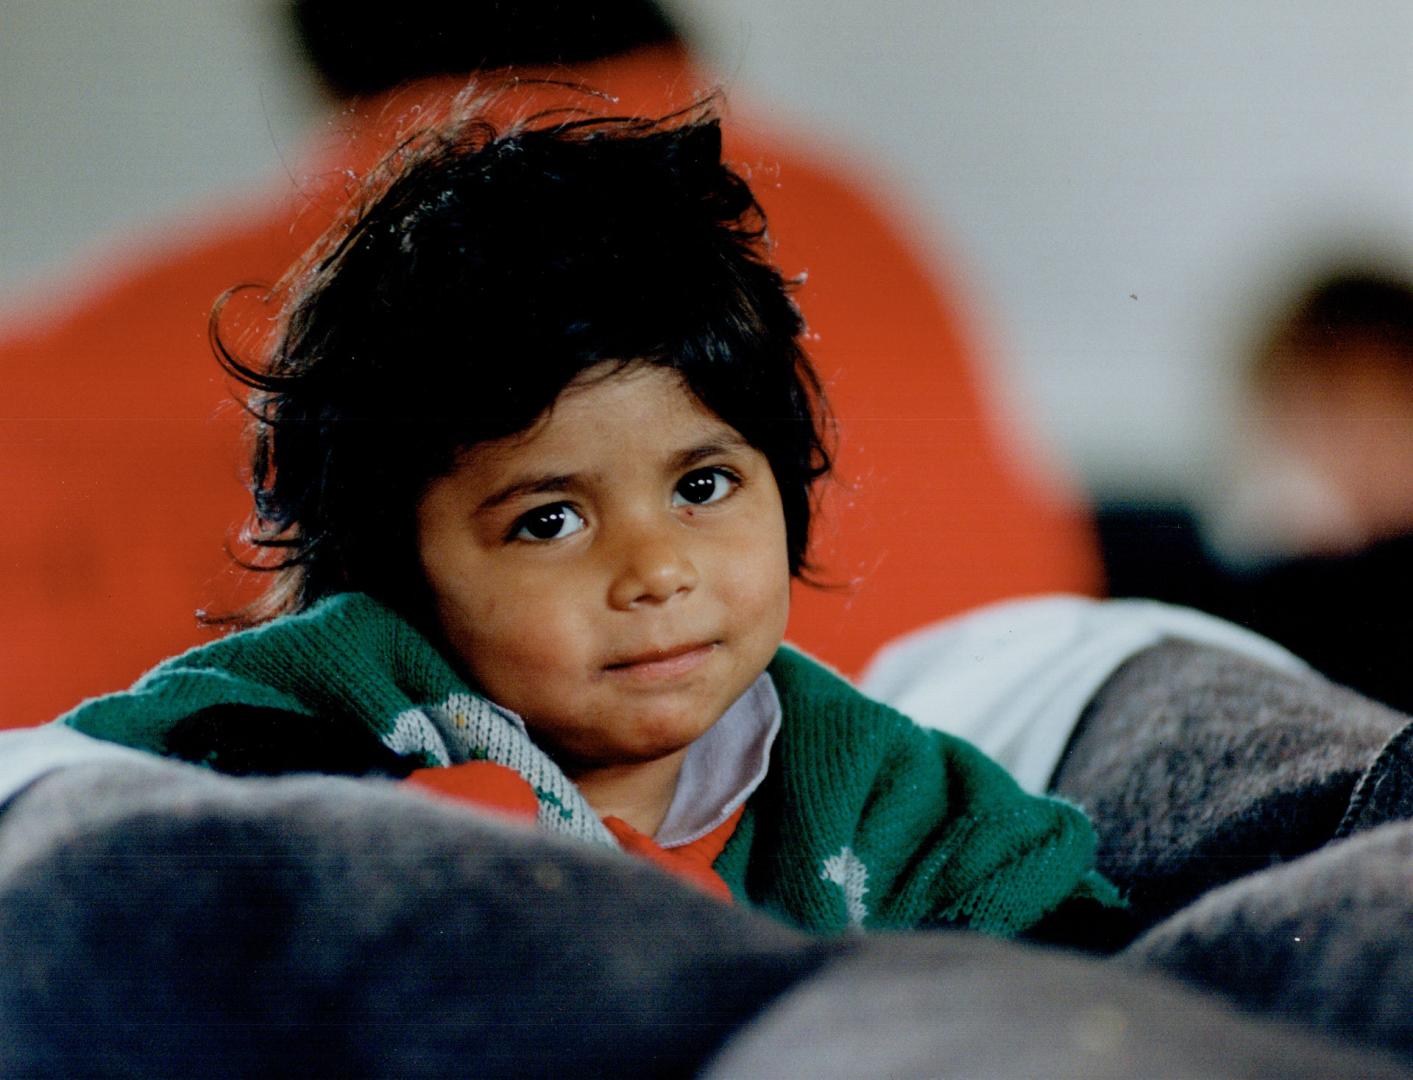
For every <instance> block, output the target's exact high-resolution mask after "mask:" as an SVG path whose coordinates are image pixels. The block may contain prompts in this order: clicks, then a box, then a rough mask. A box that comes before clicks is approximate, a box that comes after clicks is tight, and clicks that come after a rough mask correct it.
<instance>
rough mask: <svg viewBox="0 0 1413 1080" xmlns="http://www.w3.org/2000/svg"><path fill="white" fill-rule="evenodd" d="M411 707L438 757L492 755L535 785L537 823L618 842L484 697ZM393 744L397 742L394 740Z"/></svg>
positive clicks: (459, 696)
mask: <svg viewBox="0 0 1413 1080" xmlns="http://www.w3.org/2000/svg"><path fill="white" fill-rule="evenodd" d="M415 711H416V713H417V715H418V716H420V717H421V718H422V720H423V722H424V723H425V724H426V726H427V727H428V728H431V729H432V735H433V736H434V737H435V738H436V742H437V744H438V746H439V748H440V751H441V752H440V755H437V750H436V749H433V750H432V752H433V754H434V755H436V756H437V760H438V761H442V760H443V759H445V763H446V764H460V763H461V762H464V761H493V762H495V763H496V764H497V765H504V766H505V767H506V768H508V769H513V770H514V771H515V772H517V773H519V774H520V775H521V776H523V777H524V778H525V780H526V781H527V782H528V783H529V785H530V786H531V787H532V788H534V790H535V797H536V799H538V800H539V804H540V810H539V814H538V815H537V817H536V821H537V822H538V823H539V825H540V827H541V828H543V829H547V830H549V831H551V832H557V833H564V834H566V835H568V836H573V837H576V838H578V839H580V840H589V841H593V842H596V843H600V844H604V845H606V846H608V847H613V848H616V847H618V841H617V840H615V839H614V838H613V834H612V833H610V832H609V831H608V829H607V828H606V827H605V826H604V823H603V822H602V821H600V820H599V816H598V815H597V814H595V813H594V811H593V808H592V807H591V806H589V804H588V803H587V802H586V801H585V800H584V796H583V795H582V794H580V792H579V789H578V788H577V787H575V785H574V783H573V781H571V780H570V779H569V777H567V776H565V775H564V772H563V770H561V769H560V767H559V766H558V765H556V764H555V763H554V762H553V761H552V760H551V759H550V757H549V755H547V754H546V753H545V752H544V751H543V750H541V749H540V748H539V747H538V746H536V745H535V744H534V742H533V741H532V740H531V739H530V736H529V735H528V734H527V733H526V731H525V729H524V727H523V726H522V725H521V724H519V723H517V722H516V721H514V720H512V719H510V718H509V717H508V716H506V715H505V714H504V713H502V712H501V711H500V710H499V709H497V708H496V707H495V706H494V705H492V704H491V703H490V702H489V701H487V700H486V699H485V698H483V697H481V696H480V695H478V694H468V693H453V694H448V695H447V697H446V698H445V699H444V700H443V701H442V703H441V704H440V705H431V706H428V707H427V708H425V709H419V710H415ZM406 715H407V714H406V713H404V714H403V716H406ZM403 716H399V717H398V718H397V724H396V725H395V726H394V731H393V735H390V736H385V737H384V742H387V743H388V744H389V745H390V746H391V745H392V743H391V741H390V740H391V738H392V737H393V736H395V735H396V734H397V732H398V731H399V730H400V729H401V728H402V720H403ZM412 729H413V727H412V725H411V724H409V725H407V730H408V731H409V732H410V731H411V730H412ZM417 732H418V737H421V736H422V735H423V732H422V729H420V728H418V729H417ZM421 745H426V744H421ZM393 749H395V750H396V749H399V748H398V747H396V746H394V747H393Z"/></svg>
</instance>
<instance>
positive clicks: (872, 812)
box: [718, 651, 1118, 936]
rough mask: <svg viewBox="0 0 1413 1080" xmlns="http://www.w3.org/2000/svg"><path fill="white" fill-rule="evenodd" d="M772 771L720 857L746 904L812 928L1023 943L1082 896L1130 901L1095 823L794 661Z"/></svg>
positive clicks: (784, 672)
mask: <svg viewBox="0 0 1413 1080" xmlns="http://www.w3.org/2000/svg"><path fill="white" fill-rule="evenodd" d="M771 676H772V678H774V679H775V681H776V687H777V690H778V692H779V694H780V698H781V705H782V710H783V714H784V721H783V724H782V729H781V736H780V738H779V740H778V741H777V744H776V751H775V756H774V759H773V760H772V763H771V774H770V776H768V777H767V782H766V784H765V785H763V786H762V789H761V791H759V792H758V793H757V796H756V797H755V798H753V799H752V803H751V805H750V806H749V808H748V815H747V819H748V820H743V822H742V826H741V828H740V829H739V830H738V834H737V836H736V837H734V838H733V842H732V844H730V845H728V848H727V851H726V852H724V853H723V855H722V858H721V859H720V860H718V870H719V871H720V872H721V873H722V875H723V877H725V878H726V879H727V880H728V881H733V880H734V881H735V882H737V883H739V892H740V895H741V896H742V897H743V898H744V899H746V900H747V901H749V902H753V903H756V904H759V905H761V906H764V907H766V908H767V909H769V910H772V911H774V912H776V913H777V914H778V915H781V916H783V917H784V918H786V919H787V920H788V921H791V922H794V923H797V924H799V925H803V926H805V927H806V928H808V929H813V930H818V931H823V932H831V931H838V930H843V929H846V928H848V927H862V928H878V929H906V928H913V927H926V926H942V925H955V926H969V927H973V928H975V929H978V930H983V931H987V932H990V933H994V934H999V935H1002V936H1011V935H1014V934H1016V933H1019V932H1021V931H1023V930H1025V929H1026V928H1028V927H1030V926H1032V925H1034V924H1035V923H1037V922H1038V921H1039V920H1041V919H1042V918H1043V917H1044V916H1046V915H1047V914H1048V913H1049V912H1051V911H1053V910H1054V909H1055V908H1057V907H1058V906H1059V905H1061V904H1062V903H1064V902H1065V901H1066V900H1068V899H1071V898H1073V897H1080V896H1085V897H1093V898H1095V899H1097V900H1099V901H1100V902H1101V903H1105V904H1115V903H1118V897H1117V892H1116V890H1114V888H1113V886H1112V885H1110V884H1109V883H1108V882H1107V881H1105V880H1104V879H1103V878H1102V877H1100V876H1099V875H1098V874H1097V873H1096V872H1095V871H1094V848H1095V837H1094V832H1093V829H1092V828H1091V827H1090V825H1089V822H1088V820H1087V819H1086V818H1085V816H1084V814H1083V813H1082V812H1081V811H1080V810H1078V809H1077V808H1075V807H1073V806H1071V805H1069V804H1068V803H1064V802H1062V801H1059V800H1056V799H1050V798H1042V797H1039V796H1033V795H1028V794H1026V793H1025V792H1023V791H1021V789H1020V788H1019V787H1018V786H1017V785H1016V783H1015V781H1014V780H1012V779H1011V777H1010V776H1009V775H1008V774H1007V773H1006V772H1005V770H1003V769H1002V768H1001V767H1000V766H999V765H997V764H995V763H994V762H992V761H991V760H990V759H988V758H987V757H986V756H985V755H984V754H982V753H981V752H980V751H979V750H977V749H976V748H975V747H973V746H971V745H970V744H969V743H966V742H964V741H963V740H961V739H958V738H956V737H955V736H951V735H948V734H945V733H943V732H939V731H930V730H923V729H922V728H919V727H918V726H917V725H915V724H913V723H912V722H911V721H909V720H908V719H907V718H906V717H904V716H902V715H901V714H900V713H897V712H895V711H893V710H892V709H889V708H887V707H885V706H882V705H879V704H877V703H876V702H873V701H870V700H869V699H868V698H866V697H864V696H863V695H861V694H859V693H858V692H857V691H855V690H854V689H853V688H852V687H850V686H849V685H848V684H847V683H846V682H844V681H843V680H842V679H840V678H838V677H837V676H834V675H833V674H831V673H829V672H827V671H825V670H824V669H823V668H821V667H819V666H818V665H816V664H814V663H813V662H812V661H810V660H808V659H806V658H804V657H802V656H800V655H799V654H797V653H793V652H789V651H782V653H781V654H780V656H778V657H777V659H776V661H775V663H773V664H772V666H771Z"/></svg>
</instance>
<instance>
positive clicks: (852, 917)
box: [819, 845, 868, 929]
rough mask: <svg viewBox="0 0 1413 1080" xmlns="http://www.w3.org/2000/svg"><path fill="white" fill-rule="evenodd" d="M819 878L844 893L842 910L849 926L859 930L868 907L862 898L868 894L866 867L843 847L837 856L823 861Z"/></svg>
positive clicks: (847, 848)
mask: <svg viewBox="0 0 1413 1080" xmlns="http://www.w3.org/2000/svg"><path fill="white" fill-rule="evenodd" d="M819 876H820V877H821V878H822V879H823V880H825V881H832V882H833V883H834V884H835V885H838V886H839V888H840V889H842V890H843V891H844V909H845V910H846V911H847V912H848V913H849V925H850V926H852V927H854V928H856V929H861V928H862V927H863V924H864V920H865V919H866V918H868V906H867V905H866V904H865V903H864V899H863V898H864V897H865V896H866V895H867V894H868V867H867V866H865V865H864V861H863V860H862V859H860V858H859V857H858V856H857V855H856V854H854V849H853V848H851V847H849V846H848V845H845V846H844V847H842V848H840V849H839V854H837V855H832V856H830V857H829V858H827V859H825V860H824V866H823V868H822V869H821V870H820V874H819Z"/></svg>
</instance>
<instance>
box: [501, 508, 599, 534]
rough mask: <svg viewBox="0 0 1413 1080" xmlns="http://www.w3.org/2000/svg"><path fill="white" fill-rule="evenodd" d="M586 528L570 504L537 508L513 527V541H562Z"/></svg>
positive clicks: (511, 532)
mask: <svg viewBox="0 0 1413 1080" xmlns="http://www.w3.org/2000/svg"><path fill="white" fill-rule="evenodd" d="M583 527H584V519H583V518H582V517H580V516H579V512H578V511H577V510H575V509H574V508H573V507H571V506H570V505H569V504H568V503H552V504H551V505H549V506H537V507H536V508H535V509H534V510H531V511H530V512H529V513H528V514H525V515H523V516H522V517H520V518H519V519H518V520H517V521H516V522H515V524H514V525H513V526H512V527H511V531H510V538H511V539H512V540H562V539H564V537H566V536H573V535H574V534H575V533H576V532H578V531H579V530H580V529H582V528H583Z"/></svg>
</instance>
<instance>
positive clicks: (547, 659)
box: [438, 574, 580, 712]
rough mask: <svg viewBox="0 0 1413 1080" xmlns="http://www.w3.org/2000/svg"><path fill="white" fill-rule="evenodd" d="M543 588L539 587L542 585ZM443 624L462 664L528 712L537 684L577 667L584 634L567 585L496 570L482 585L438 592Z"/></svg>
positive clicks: (503, 699)
mask: <svg viewBox="0 0 1413 1080" xmlns="http://www.w3.org/2000/svg"><path fill="white" fill-rule="evenodd" d="M537 585H538V586H539V587H536V586H537ZM438 600H439V604H438V608H439V612H440V616H441V623H442V629H443V632H444V634H445V635H446V638H447V641H448V643H449V644H450V646H451V647H452V649H453V650H455V652H456V654H457V656H458V658H459V660H460V664H461V667H462V668H463V669H464V670H465V671H466V672H467V674H469V675H470V676H471V678H472V680H473V681H474V682H476V683H477V684H478V685H479V686H480V687H481V688H482V689H483V690H485V691H486V692H487V693H488V694H489V695H490V696H491V697H492V698H494V699H495V700H496V701H498V702H500V704H502V705H505V706H506V707H507V708H511V709H514V710H515V711H517V712H525V711H526V703H527V700H528V699H532V698H537V697H538V696H539V695H538V692H537V690H536V688H537V687H544V686H551V685H555V684H556V683H555V680H554V679H552V678H551V676H552V675H554V674H556V673H559V674H560V676H561V678H562V671H563V669H567V668H573V667H575V666H576V663H577V660H578V651H577V649H576V644H577V641H578V639H579V637H580V635H578V634H577V633H576V631H575V625H576V623H575V612H574V609H573V606H572V605H570V604H568V603H567V602H566V598H565V596H564V595H563V590H562V589H555V588H548V589H547V588H545V587H544V582H543V580H541V581H538V582H531V581H520V580H518V579H517V578H515V577H514V576H513V575H506V574H497V575H491V576H490V577H489V578H487V579H483V580H482V581H481V582H480V587H479V588H476V589H474V590H473V589H465V590H458V591H457V592H456V593H455V594H453V595H446V594H442V593H439V594H438Z"/></svg>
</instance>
